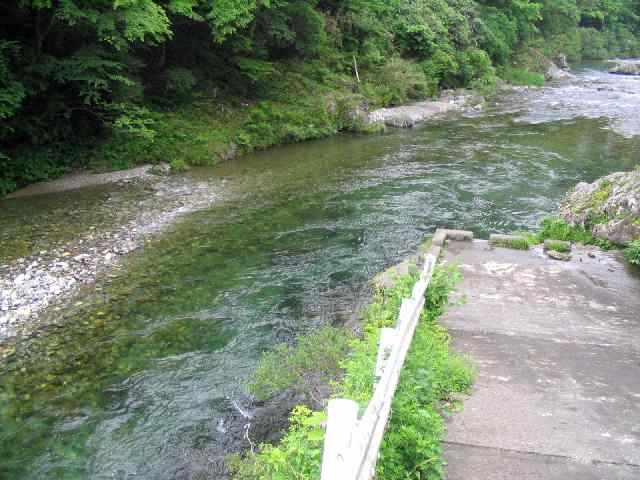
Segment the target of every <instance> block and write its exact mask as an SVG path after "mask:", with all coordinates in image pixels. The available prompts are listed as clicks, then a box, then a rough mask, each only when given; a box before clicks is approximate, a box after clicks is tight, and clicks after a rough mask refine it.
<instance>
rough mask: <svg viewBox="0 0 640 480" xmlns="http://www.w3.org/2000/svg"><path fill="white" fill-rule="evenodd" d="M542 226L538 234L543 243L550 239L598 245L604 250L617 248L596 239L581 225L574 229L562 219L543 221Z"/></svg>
mask: <svg viewBox="0 0 640 480" xmlns="http://www.w3.org/2000/svg"><path fill="white" fill-rule="evenodd" d="M540 226H541V229H540V232H539V233H538V240H539V241H541V242H542V241H544V240H545V239H547V238H549V239H552V240H563V241H565V242H572V243H582V244H585V245H596V246H598V247H600V248H602V249H604V250H609V249H611V248H614V247H615V245H614V244H613V243H612V242H610V241H609V240H604V239H601V238H597V237H594V236H593V235H592V234H591V232H590V231H588V230H587V229H586V228H585V227H583V226H580V225H577V226H575V227H572V226H571V225H569V224H568V223H567V222H566V221H565V220H563V219H561V218H545V219H544V220H542V222H541V224H540Z"/></svg>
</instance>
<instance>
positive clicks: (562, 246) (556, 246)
mask: <svg viewBox="0 0 640 480" xmlns="http://www.w3.org/2000/svg"><path fill="white" fill-rule="evenodd" d="M545 247H546V248H547V249H548V250H555V251H556V252H560V253H569V252H570V251H571V246H570V244H567V243H565V242H562V241H558V242H555V241H549V242H545Z"/></svg>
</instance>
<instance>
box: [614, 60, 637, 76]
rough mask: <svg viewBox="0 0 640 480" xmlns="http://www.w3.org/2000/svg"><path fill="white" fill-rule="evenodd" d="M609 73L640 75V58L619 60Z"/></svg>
mask: <svg viewBox="0 0 640 480" xmlns="http://www.w3.org/2000/svg"><path fill="white" fill-rule="evenodd" d="M609 73H614V74H616V75H640V60H617V61H616V64H615V66H613V67H612V68H611V69H609Z"/></svg>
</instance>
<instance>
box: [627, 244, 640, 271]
mask: <svg viewBox="0 0 640 480" xmlns="http://www.w3.org/2000/svg"><path fill="white" fill-rule="evenodd" d="M624 256H625V258H626V259H627V261H628V262H629V263H631V264H632V265H636V266H638V267H640V240H634V241H633V242H631V243H630V244H629V246H628V247H627V248H626V250H625V251H624Z"/></svg>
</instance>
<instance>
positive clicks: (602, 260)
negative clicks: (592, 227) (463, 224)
mask: <svg viewBox="0 0 640 480" xmlns="http://www.w3.org/2000/svg"><path fill="white" fill-rule="evenodd" d="M444 258H445V259H446V260H447V261H458V262H459V264H460V269H461V271H462V273H463V278H464V279H463V281H462V282H461V284H460V285H459V288H458V292H459V295H461V296H464V297H466V300H467V302H466V304H464V305H462V306H459V307H455V308H453V309H452V310H451V311H450V312H449V313H448V314H447V315H446V316H445V317H444V318H443V322H444V324H445V325H446V326H447V327H449V329H450V331H451V333H452V337H453V341H454V348H455V349H456V350H458V351H459V352H462V353H465V354H468V355H470V356H471V358H472V359H473V361H474V363H475V365H476V366H477V368H478V377H477V381H476V386H475V388H474V392H473V394H472V395H471V396H470V397H469V398H468V399H466V400H465V404H464V405H465V406H464V410H463V411H462V412H460V413H457V414H455V415H453V416H452V417H451V419H450V420H449V424H448V441H447V446H446V455H445V456H446V458H447V460H448V462H449V466H448V468H447V478H448V479H450V480H458V479H460V480H462V479H464V480H473V479H483V480H497V479H503V478H504V479H506V478H510V479H511V478H527V479H556V478H557V479H560V478H562V479H574V478H575V479H581V480H584V479H591V478H593V479H631V478H640V279H638V278H637V277H636V276H634V274H633V273H632V270H630V269H628V268H627V267H626V266H625V264H624V263H623V262H622V261H621V260H620V257H619V256H618V254H616V253H606V252H600V251H599V250H597V249H593V248H589V247H576V248H575V249H574V253H573V260H572V261H571V262H558V261H554V260H551V259H549V258H547V257H546V256H545V255H544V254H543V252H542V249H541V248H539V249H534V250H532V251H516V250H510V249H503V248H495V249H493V248H490V247H489V245H488V244H487V242H482V241H475V242H473V243H468V242H450V243H449V244H448V246H447V249H446V251H445V253H444Z"/></svg>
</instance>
